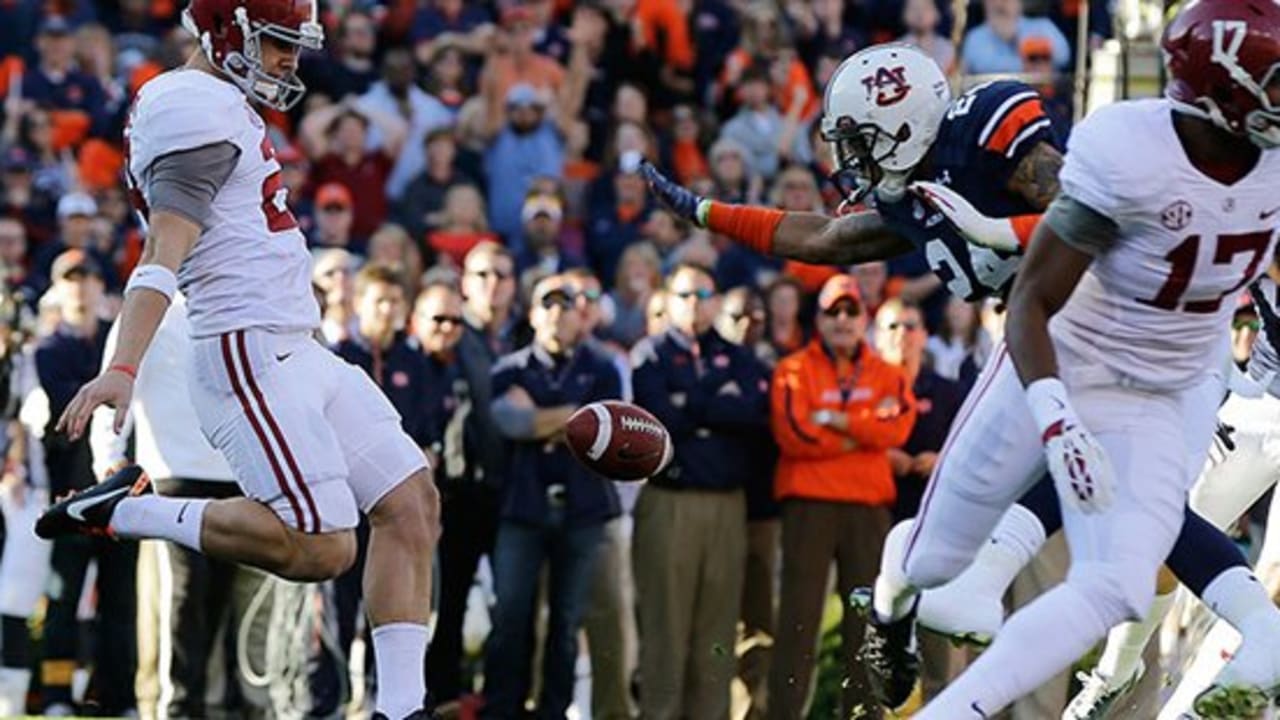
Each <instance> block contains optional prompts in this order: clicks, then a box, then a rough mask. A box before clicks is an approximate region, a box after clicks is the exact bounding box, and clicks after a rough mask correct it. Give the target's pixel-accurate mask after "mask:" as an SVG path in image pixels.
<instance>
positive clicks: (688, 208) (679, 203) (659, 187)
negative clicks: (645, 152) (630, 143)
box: [640, 160, 710, 227]
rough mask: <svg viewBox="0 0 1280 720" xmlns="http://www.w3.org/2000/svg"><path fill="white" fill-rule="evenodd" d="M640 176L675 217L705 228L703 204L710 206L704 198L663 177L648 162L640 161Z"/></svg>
mask: <svg viewBox="0 0 1280 720" xmlns="http://www.w3.org/2000/svg"><path fill="white" fill-rule="evenodd" d="M640 175H641V176H643V177H644V179H645V182H647V183H648V184H649V190H650V191H651V192H652V193H653V194H654V196H655V197H657V198H658V200H659V201H661V202H662V204H663V205H666V206H667V207H668V208H670V209H671V211H672V212H674V213H675V214H676V215H679V216H680V217H682V218H684V219H685V220H688V221H689V222H691V223H693V224H695V225H697V226H698V227H706V222H705V219H706V218H705V214H706V210H705V209H704V207H703V206H704V203H705V204H708V205H709V204H710V203H709V202H708V201H707V199H706V198H704V197H700V196H698V195H695V194H694V193H693V192H692V191H691V190H689V189H688V188H685V187H682V186H680V185H677V184H676V183H675V182H673V181H672V180H671V178H668V177H667V176H666V175H663V174H662V173H661V172H659V171H658V168H656V167H654V166H653V164H652V163H650V162H649V161H648V160H644V161H641V163H640Z"/></svg>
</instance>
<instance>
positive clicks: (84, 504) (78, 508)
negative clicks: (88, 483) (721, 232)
mask: <svg viewBox="0 0 1280 720" xmlns="http://www.w3.org/2000/svg"><path fill="white" fill-rule="evenodd" d="M127 492H129V488H117V489H115V490H112V491H111V492H109V493H103V494H102V495H96V496H94V497H91V498H85V499H82V500H73V501H71V502H70V503H68V504H67V515H70V516H71V519H73V520H78V521H80V522H85V519H84V512H83V509H84V508H90V507H93V506H94V505H96V504H98V503H99V502H101V501H103V500H109V499H111V498H113V497H115V496H117V495H123V494H125V493H127Z"/></svg>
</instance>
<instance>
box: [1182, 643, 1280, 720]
mask: <svg viewBox="0 0 1280 720" xmlns="http://www.w3.org/2000/svg"><path fill="white" fill-rule="evenodd" d="M1267 645H1268V643H1266V642H1260V641H1259V640H1258V639H1257V638H1255V639H1254V641H1253V642H1250V639H1249V635H1248V634H1245V635H1243V636H1242V639H1241V641H1240V647H1238V648H1236V651H1235V653H1233V654H1232V656H1231V660H1230V661H1228V662H1227V664H1226V666H1224V667H1223V668H1222V672H1220V673H1218V677H1217V678H1215V679H1214V681H1213V684H1212V685H1210V686H1209V687H1208V688H1206V689H1205V690H1204V691H1202V692H1201V693H1200V694H1199V695H1197V696H1196V699H1195V702H1194V703H1192V706H1191V707H1192V709H1193V710H1195V712H1196V714H1197V715H1199V716H1200V717H1201V718H1203V719H1204V720H1214V719H1221V720H1240V719H1247V718H1254V717H1257V716H1258V715H1259V714H1260V713H1262V712H1263V711H1264V710H1266V709H1267V708H1268V707H1270V706H1271V703H1272V701H1273V700H1274V699H1275V697H1276V695H1277V692H1280V648H1276V647H1266V646H1267Z"/></svg>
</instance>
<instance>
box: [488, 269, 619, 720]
mask: <svg viewBox="0 0 1280 720" xmlns="http://www.w3.org/2000/svg"><path fill="white" fill-rule="evenodd" d="M529 323H530V325H531V326H532V327H533V341H532V342H531V343H530V344H529V345H528V346H526V347H524V348H522V349H520V350H517V351H516V352H513V353H511V354H509V355H506V356H504V357H503V358H502V359H500V360H499V361H498V363H497V364H496V365H494V368H493V401H492V405H491V410H492V412H493V418H494V421H495V423H496V424H497V427H498V431H499V432H500V433H502V435H503V436H504V437H506V438H507V439H508V440H509V441H510V443H511V464H510V467H509V469H508V473H507V476H506V483H505V485H504V487H503V489H502V501H501V510H500V517H501V519H500V521H499V524H498V537H497V541H496V543H495V546H494V551H493V575H494V589H495V591H496V594H497V598H498V600H497V604H496V606H495V607H494V611H493V630H492V632H491V633H490V635H489V643H488V648H487V654H486V658H485V689H484V693H485V706H484V710H483V712H482V717H485V718H502V719H506V718H514V717H520V715H521V711H522V708H523V707H524V702H525V698H526V697H527V696H528V694H529V688H530V678H531V675H532V673H531V668H530V666H529V664H530V662H531V660H532V658H533V657H534V637H533V627H534V618H535V616H536V613H537V609H538V580H539V577H540V575H541V574H542V570H543V568H544V566H548V569H549V577H550V581H549V585H548V587H547V595H546V596H547V606H548V607H547V609H548V621H547V639H546V647H545V652H544V653H543V666H542V689H541V692H540V694H539V697H538V711H537V713H536V716H537V717H548V718H552V717H554V718H559V717H564V714H565V711H566V710H567V709H568V708H569V704H570V702H571V701H572V699H573V685H574V665H575V663H576V661H577V655H578V643H577V634H578V630H579V626H580V625H581V622H582V616H583V613H584V611H585V610H586V605H587V598H588V597H589V593H590V590H591V585H592V580H593V579H594V577H595V568H596V557H597V555H598V554H599V551H600V546H601V542H602V540H603V538H604V527H605V524H606V523H607V522H608V521H610V520H611V519H613V518H615V517H618V515H619V514H620V513H621V510H620V507H619V503H618V495H617V493H616V492H615V491H614V488H613V483H612V482H610V481H609V480H606V479H604V478H602V477H599V476H597V475H594V474H592V473H591V472H590V471H589V470H587V469H586V468H585V467H584V466H583V465H581V464H580V463H578V462H577V461H576V460H574V459H573V456H572V455H571V454H570V453H569V450H568V448H567V447H566V446H565V445H564V442H563V433H564V424H565V422H566V421H567V420H568V419H569V416H570V415H572V414H573V413H574V412H575V411H576V410H577V409H578V408H579V407H581V406H583V405H586V404H587V403H591V402H596V401H600V400H608V399H616V398H619V397H621V384H620V380H619V377H618V371H617V370H616V369H615V368H614V366H613V363H612V362H610V361H609V360H608V359H607V358H604V357H602V356H601V355H600V354H599V353H597V352H595V351H593V350H591V349H589V348H587V347H586V346H585V345H584V344H583V343H582V325H583V312H582V310H581V308H580V307H579V305H578V296H577V292H576V291H575V289H574V286H573V283H572V282H571V281H570V280H569V279H568V278H566V277H564V276H563V275H552V276H550V277H547V278H544V279H542V280H541V281H539V282H538V283H537V285H535V286H534V289H533V296H532V298H531V305H530V308H529Z"/></svg>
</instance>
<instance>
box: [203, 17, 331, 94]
mask: <svg viewBox="0 0 1280 720" xmlns="http://www.w3.org/2000/svg"><path fill="white" fill-rule="evenodd" d="M182 25H183V27H185V28H186V29H187V30H188V31H189V32H191V34H193V35H195V36H196V39H197V40H199V42H200V48H201V49H202V50H203V51H204V54H205V57H206V58H208V59H209V62H210V63H212V64H213V66H214V67H216V68H218V69H219V70H221V71H222V72H223V73H225V74H226V75H227V77H228V78H229V79H230V80H231V81H232V82H234V83H235V84H236V85H237V86H239V87H240V89H241V90H243V91H244V92H245V94H246V95H248V96H249V97H251V98H253V99H254V100H257V101H259V102H261V103H264V104H266V105H269V106H271V107H273V108H276V109H277V110H288V109H289V108H291V107H293V106H294V105H295V104H297V102H298V101H299V100H301V99H302V94H303V93H304V92H306V89H307V88H306V86H305V85H303V84H302V81H301V80H299V79H298V76H297V75H296V74H294V73H290V74H289V75H287V76H286V77H276V76H274V75H272V74H271V73H269V72H267V71H266V69H265V68H263V66H262V36H263V35H266V36H268V37H270V38H273V39H275V40H277V41H280V42H284V43H287V44H290V45H295V46H298V47H301V48H306V49H309V50H319V49H320V47H321V46H322V45H323V44H324V28H323V27H321V25H320V22H319V21H318V19H317V11H316V0H191V4H190V5H189V6H187V9H186V10H184V11H183V13H182Z"/></svg>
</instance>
